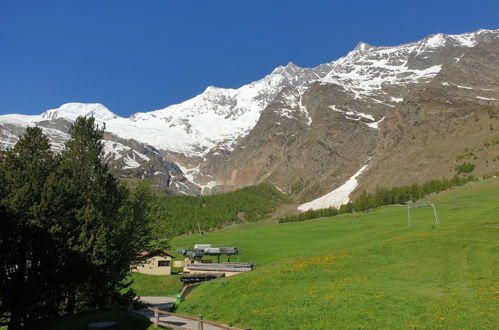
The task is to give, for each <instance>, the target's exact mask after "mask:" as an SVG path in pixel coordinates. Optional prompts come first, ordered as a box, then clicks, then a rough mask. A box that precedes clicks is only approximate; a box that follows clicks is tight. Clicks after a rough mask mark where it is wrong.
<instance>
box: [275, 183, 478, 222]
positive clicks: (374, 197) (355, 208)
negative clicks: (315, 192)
mask: <svg viewBox="0 0 499 330" xmlns="http://www.w3.org/2000/svg"><path fill="white" fill-rule="evenodd" d="M476 180H477V179H476V178H474V177H472V176H466V177H459V176H455V177H454V178H452V179H442V180H429V181H427V182H425V183H423V184H413V185H407V186H400V187H393V188H377V189H376V190H375V191H374V192H373V193H367V192H365V191H364V192H362V193H361V194H360V195H359V197H357V198H356V199H355V200H354V201H353V202H350V203H348V204H343V205H341V206H340V208H339V209H337V208H334V207H329V208H324V209H318V210H308V211H305V212H301V213H298V214H292V215H288V216H285V217H281V218H279V219H278V222H279V223H286V222H297V221H304V220H309V219H316V218H321V217H330V216H335V215H338V214H344V213H352V212H361V211H366V210H368V209H373V208H377V207H380V206H384V205H393V204H404V203H406V202H408V201H410V200H413V201H416V200H418V199H421V198H423V197H424V196H426V195H428V194H431V193H435V192H440V191H444V190H447V189H449V188H451V187H455V186H462V185H463V184H465V183H467V182H470V181H476Z"/></svg>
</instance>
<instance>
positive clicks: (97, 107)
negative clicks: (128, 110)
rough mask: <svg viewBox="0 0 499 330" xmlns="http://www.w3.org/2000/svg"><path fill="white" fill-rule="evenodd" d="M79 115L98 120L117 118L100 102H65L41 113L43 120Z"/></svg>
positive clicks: (69, 117)
mask: <svg viewBox="0 0 499 330" xmlns="http://www.w3.org/2000/svg"><path fill="white" fill-rule="evenodd" d="M79 116H84V117H94V118H95V119H98V120H100V121H107V120H112V119H116V118H118V116H117V115H115V114H114V113H112V112H111V111H109V109H108V108H106V107H105V106H103V105H102V104H100V103H66V104H63V105H61V106H60V107H59V108H57V109H51V110H47V111H45V112H44V113H42V115H41V117H42V119H44V120H54V119H57V118H63V119H68V120H71V121H73V120H75V119H76V118H78V117H79Z"/></svg>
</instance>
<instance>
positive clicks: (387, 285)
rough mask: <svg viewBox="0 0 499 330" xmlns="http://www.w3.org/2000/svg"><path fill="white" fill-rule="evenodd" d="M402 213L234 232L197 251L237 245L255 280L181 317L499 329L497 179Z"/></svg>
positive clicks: (219, 292) (205, 296)
mask: <svg viewBox="0 0 499 330" xmlns="http://www.w3.org/2000/svg"><path fill="white" fill-rule="evenodd" d="M432 200H433V202H435V204H436V206H437V209H438V212H439V216H440V220H441V222H442V225H441V226H440V227H435V226H434V219H433V214H432V210H431V209H417V210H415V211H414V213H413V214H412V215H413V223H414V227H413V228H412V229H411V230H409V229H407V209H406V208H405V207H400V206H399V207H385V208H381V209H377V210H375V211H373V212H371V213H367V214H364V213H363V214H356V215H343V216H338V217H334V218H328V219H319V220H312V221H306V222H301V223H289V224H281V225H272V224H266V225H264V226H260V227H259V226H254V227H246V228H244V229H237V228H234V229H232V230H229V231H223V232H217V233H210V234H208V235H206V236H204V237H199V236H185V237H180V238H178V239H176V240H175V241H174V244H175V246H177V247H180V246H192V244H194V243H212V244H215V245H235V246H238V247H240V248H241V251H242V255H241V259H242V260H253V261H255V262H256V263H257V265H258V266H259V268H258V269H256V270H255V271H253V272H251V273H246V274H243V275H238V276H235V277H232V278H227V279H222V280H219V281H215V282H211V283H207V284H203V285H202V286H200V287H198V288H196V289H195V290H193V292H192V293H191V294H190V295H189V296H188V298H187V300H186V301H185V302H184V303H182V304H181V306H180V308H179V312H180V313H189V314H202V315H203V316H204V317H205V318H207V319H213V320H217V321H222V322H224V323H229V324H234V325H238V326H241V327H246V326H251V327H252V329H283V328H286V329H299V328H305V329H353V328H373V327H375V328H410V329H414V328H473V329H479V328H485V329H491V328H494V327H496V326H497V324H499V310H498V308H499V283H498V279H499V262H498V261H499V179H490V180H486V181H483V182H477V183H472V184H468V185H466V186H464V187H460V188H455V189H452V190H451V191H448V192H444V193H441V194H438V195H436V196H434V197H433V198H432Z"/></svg>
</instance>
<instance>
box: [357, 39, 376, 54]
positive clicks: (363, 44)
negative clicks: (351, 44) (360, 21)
mask: <svg viewBox="0 0 499 330" xmlns="http://www.w3.org/2000/svg"><path fill="white" fill-rule="evenodd" d="M371 48H373V46H371V45H369V44H368V43H366V42H363V41H361V42H359V43H358V44H357V46H355V49H354V51H357V52H365V51H367V50H369V49H371Z"/></svg>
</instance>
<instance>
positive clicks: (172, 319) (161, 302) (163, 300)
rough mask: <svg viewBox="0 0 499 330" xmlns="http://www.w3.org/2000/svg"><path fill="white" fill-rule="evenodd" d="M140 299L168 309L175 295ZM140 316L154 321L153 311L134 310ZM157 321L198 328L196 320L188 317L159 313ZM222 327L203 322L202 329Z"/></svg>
mask: <svg viewBox="0 0 499 330" xmlns="http://www.w3.org/2000/svg"><path fill="white" fill-rule="evenodd" d="M141 298H142V301H145V302H148V303H149V304H151V305H152V306H153V307H157V308H158V309H162V310H166V311H168V310H170V309H169V308H170V307H171V306H172V304H174V303H175V297H141ZM135 312H136V313H139V314H140V315H142V316H145V317H147V318H148V319H149V320H151V322H152V321H154V312H153V311H150V310H148V309H139V310H136V311H135ZM159 321H160V322H165V323H169V324H171V325H175V326H178V327H182V328H184V329H189V330H198V322H197V321H192V320H189V319H184V318H181V317H177V316H170V315H162V314H159ZM220 329H223V328H219V327H215V326H213V325H210V324H206V323H205V324H203V330H220Z"/></svg>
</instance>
